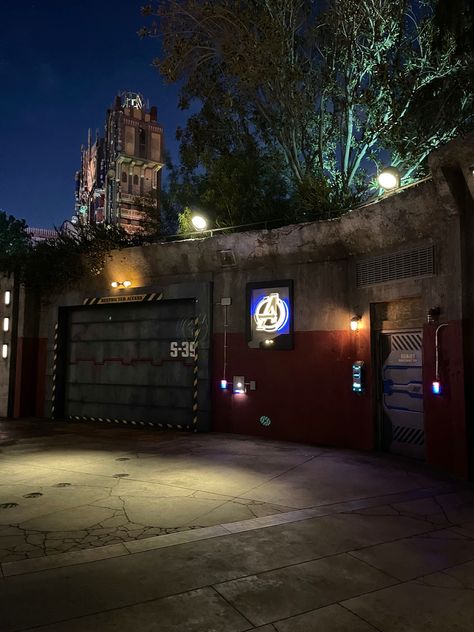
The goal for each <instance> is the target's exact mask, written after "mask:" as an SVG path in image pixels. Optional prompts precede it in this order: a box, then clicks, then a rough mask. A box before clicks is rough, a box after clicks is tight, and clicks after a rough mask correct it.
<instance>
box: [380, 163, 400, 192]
mask: <svg viewBox="0 0 474 632" xmlns="http://www.w3.org/2000/svg"><path fill="white" fill-rule="evenodd" d="M400 181H401V175H400V172H399V171H398V169H396V168H395V167H384V168H383V169H382V171H381V172H380V173H379V175H378V176H377V182H378V183H379V186H381V187H382V189H386V190H388V191H391V190H393V189H398V187H399V186H400Z"/></svg>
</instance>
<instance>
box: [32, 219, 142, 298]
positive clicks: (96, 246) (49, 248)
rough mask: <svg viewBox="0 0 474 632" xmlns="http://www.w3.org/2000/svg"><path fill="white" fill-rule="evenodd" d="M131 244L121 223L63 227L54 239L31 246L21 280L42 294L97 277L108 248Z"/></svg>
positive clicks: (112, 248)
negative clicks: (118, 224) (119, 224)
mask: <svg viewBox="0 0 474 632" xmlns="http://www.w3.org/2000/svg"><path fill="white" fill-rule="evenodd" d="M132 244H133V242H132V240H131V238H130V237H129V236H128V235H127V233H126V232H125V230H124V229H123V228H122V227H121V226H106V225H104V224H95V225H84V226H75V227H73V228H67V227H66V228H62V229H59V230H57V236H56V237H55V238H54V239H48V240H45V241H41V242H39V243H38V244H36V245H35V247H34V248H32V249H31V251H30V253H29V256H28V257H27V258H26V260H25V262H24V265H23V269H22V280H23V282H24V283H25V284H26V285H27V286H28V287H30V288H32V289H37V290H41V292H43V293H45V294H47V293H52V292H59V291H61V290H65V289H68V288H70V287H71V286H73V285H74V284H76V283H77V282H79V281H81V280H83V279H86V278H87V277H90V276H97V275H98V274H100V272H101V271H102V270H103V268H104V266H105V262H106V259H107V256H108V254H109V253H110V251H111V250H114V249H116V248H123V247H126V246H130V245H132Z"/></svg>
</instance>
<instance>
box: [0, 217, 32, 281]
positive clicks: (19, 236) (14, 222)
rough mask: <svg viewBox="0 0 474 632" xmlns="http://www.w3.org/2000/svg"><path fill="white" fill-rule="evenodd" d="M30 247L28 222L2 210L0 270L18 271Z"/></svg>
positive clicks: (0, 219) (0, 218) (0, 221)
mask: <svg viewBox="0 0 474 632" xmlns="http://www.w3.org/2000/svg"><path fill="white" fill-rule="evenodd" d="M30 249H31V240H30V236H29V235H28V233H27V225H26V222H25V221H24V220H22V219H16V218H15V217H13V215H7V213H5V212H4V211H0V271H1V272H7V273H12V272H17V271H18V270H19V269H20V268H21V266H22V264H23V262H24V260H25V257H26V256H27V255H28V253H29V251H30Z"/></svg>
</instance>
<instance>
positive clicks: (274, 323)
mask: <svg viewBox="0 0 474 632" xmlns="http://www.w3.org/2000/svg"><path fill="white" fill-rule="evenodd" d="M245 319H246V320H245V333H246V338H247V344H248V346H249V347H250V348H253V349H263V350H265V351H277V350H291V349H293V348H294V300H293V280H292V279H284V280H281V281H271V282H261V283H260V282H252V283H247V285H246V309H245ZM259 321H260V325H259ZM278 332H281V333H278Z"/></svg>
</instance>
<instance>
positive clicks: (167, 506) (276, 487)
mask: <svg viewBox="0 0 474 632" xmlns="http://www.w3.org/2000/svg"><path fill="white" fill-rule="evenodd" d="M436 484H439V485H442V484H443V479H442V478H441V477H438V479H437V478H436V476H435V475H433V473H432V472H430V471H429V470H427V469H426V468H424V467H422V466H417V465H416V464H411V463H409V464H407V463H406V462H405V461H403V460H397V459H391V458H388V457H383V456H377V455H369V454H360V453H353V452H349V451H340V450H339V451H335V450H331V449H325V448H319V447H313V446H307V445H299V444H290V443H281V442H274V441H265V440H263V439H254V438H248V437H241V436H235V435H218V434H209V435H191V434H174V433H165V432H152V433H150V432H142V431H136V430H128V429H124V428H103V427H97V426H91V425H87V424H78V425H71V424H66V423H62V424H61V423H56V424H52V423H51V422H45V421H31V422H15V421H5V422H1V423H0V562H16V561H20V560H24V559H28V558H35V557H41V556H47V555H52V554H56V553H66V552H69V551H76V550H81V549H90V548H93V547H100V546H104V545H109V544H117V543H121V542H127V541H130V540H137V539H141V538H148V537H153V536H158V535H163V534H168V533H175V532H178V531H185V530H190V529H197V528H201V527H206V526H213V525H219V524H225V523H230V522H238V521H243V520H248V519H251V518H255V517H261V516H269V515H272V514H277V513H285V512H290V511H293V510H295V509H305V508H313V507H321V506H330V505H333V504H335V503H342V502H348V501H352V500H356V499H361V498H371V497H380V496H383V495H389V494H396V493H401V492H412V491H416V490H420V489H424V488H429V487H432V486H433V485H436ZM459 494H461V496H459ZM462 494H464V496H462ZM473 498H474V496H473V495H472V494H471V492H469V491H465V492H457V495H456V494H453V493H447V494H442V493H441V494H436V495H434V496H433V497H432V498H426V499H424V500H422V501H420V500H417V501H413V502H412V504H410V502H407V503H404V504H403V503H402V504H399V505H386V507H385V508H384V511H388V512H394V513H398V514H399V515H406V516H413V515H416V516H417V517H422V518H423V519H424V520H426V521H427V522H428V523H430V524H434V525H437V526H438V528H439V527H442V526H446V527H451V526H452V525H453V524H458V523H463V524H464V523H465V524H467V525H468V527H467V528H468V529H469V528H470V526H469V524H470V523H471V524H472V523H473V522H474V503H473ZM366 511H369V512H370V509H369V510H366ZM459 535H460V534H459ZM464 535H465V536H466V537H469V534H467V533H465V534H464Z"/></svg>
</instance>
